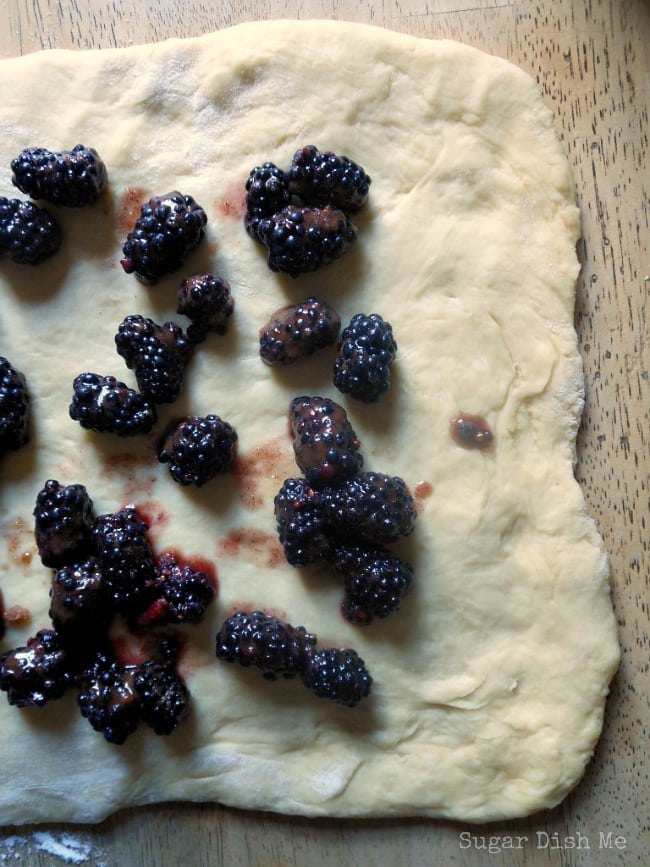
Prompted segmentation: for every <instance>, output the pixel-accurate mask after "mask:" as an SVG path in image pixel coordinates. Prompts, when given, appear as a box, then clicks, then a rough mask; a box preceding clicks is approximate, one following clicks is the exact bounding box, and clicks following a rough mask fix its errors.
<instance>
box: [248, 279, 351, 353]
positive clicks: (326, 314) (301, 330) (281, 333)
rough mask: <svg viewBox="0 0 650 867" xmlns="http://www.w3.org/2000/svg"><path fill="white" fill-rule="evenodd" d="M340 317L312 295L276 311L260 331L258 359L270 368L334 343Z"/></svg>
mask: <svg viewBox="0 0 650 867" xmlns="http://www.w3.org/2000/svg"><path fill="white" fill-rule="evenodd" d="M340 327H341V318H340V316H339V315H338V313H337V312H336V310H334V308H333V307H331V306H330V305H329V304H327V303H326V302H325V301H320V300H319V299H318V298H314V297H313V296H311V297H309V298H307V299H306V300H305V301H303V302H302V303H300V304H296V305H287V306H286V307H281V308H280V309H279V310H277V311H276V312H275V313H274V314H273V316H271V318H270V319H269V321H268V322H267V323H266V325H265V326H264V327H263V328H262V330H261V331H260V356H261V357H262V360H263V361H265V362H266V363H267V364H270V365H272V366H273V365H283V364H292V363H293V362H294V361H297V360H298V359H299V358H304V357H306V356H308V355H312V354H313V353H314V352H316V350H317V349H323V348H324V347H326V346H332V345H333V344H334V343H336V338H337V337H338V333H339V329H340Z"/></svg>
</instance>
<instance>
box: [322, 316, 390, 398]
mask: <svg viewBox="0 0 650 867" xmlns="http://www.w3.org/2000/svg"><path fill="white" fill-rule="evenodd" d="M396 352H397V343H396V342H395V339H394V337H393V329H392V327H391V326H390V324H389V323H388V322H385V321H384V320H383V319H382V318H381V316H379V315H377V314H376V313H372V314H370V316H366V315H365V314H363V313H358V314H357V315H356V316H353V317H352V319H351V321H350V324H349V325H348V326H347V328H344V329H343V332H342V334H341V341H340V343H339V347H338V355H337V357H336V361H335V362H334V385H335V386H336V388H338V389H339V391H342V392H343V393H344V394H349V395H350V396H351V397H354V398H356V399H357V400H360V401H362V402H363V403H375V402H376V401H378V400H379V398H380V397H381V396H382V395H383V394H384V393H385V392H386V391H387V390H388V386H389V385H390V367H391V365H392V363H393V361H394V359H395V353H396Z"/></svg>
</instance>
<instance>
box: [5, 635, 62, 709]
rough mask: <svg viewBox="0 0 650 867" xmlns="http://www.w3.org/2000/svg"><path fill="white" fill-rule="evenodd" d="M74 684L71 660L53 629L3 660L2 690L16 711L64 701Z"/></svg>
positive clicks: (9, 652) (8, 653)
mask: <svg viewBox="0 0 650 867" xmlns="http://www.w3.org/2000/svg"><path fill="white" fill-rule="evenodd" d="M72 680H73V676H72V671H71V658H70V654H69V652H68V650H67V649H66V647H65V645H64V644H63V643H62V642H61V639H60V637H59V635H58V634H57V633H56V632H55V631H54V630H53V629H42V630H40V631H39V632H37V633H36V635H35V636H34V637H33V638H29V639H28V640H27V646H26V647H17V648H15V649H14V650H10V651H8V652H7V653H4V654H3V655H2V657H0V689H1V690H3V691H4V692H6V693H7V699H8V701H9V704H12V705H15V706H16V707H41V706H42V705H44V704H45V703H46V702H48V701H50V700H52V699H57V698H61V696H62V695H63V693H64V692H65V690H66V689H67V688H68V686H69V685H70V684H71V682H72Z"/></svg>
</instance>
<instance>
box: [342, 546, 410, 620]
mask: <svg viewBox="0 0 650 867" xmlns="http://www.w3.org/2000/svg"><path fill="white" fill-rule="evenodd" d="M333 562H334V568H335V570H336V573H337V574H338V576H339V577H340V578H341V579H342V580H343V586H344V587H345V594H346V598H345V600H344V604H343V612H344V614H345V615H346V618H347V619H348V620H351V621H352V622H354V623H364V624H366V623H370V622H371V620H372V619H373V618H374V617H380V618H382V617H388V615H389V614H391V613H392V612H393V611H397V609H398V608H399V606H400V603H401V601H402V596H403V595H404V593H405V592H406V591H407V590H408V588H409V586H410V584H411V580H412V578H413V568H412V566H410V565H409V564H408V563H406V562H405V561H404V560H401V559H400V558H399V557H396V556H394V555H392V554H391V553H389V552H388V551H387V550H386V549H385V548H382V547H379V546H377V547H371V548H369V547H364V546H361V545H341V546H338V547H337V548H336V550H335V552H334V558H333Z"/></svg>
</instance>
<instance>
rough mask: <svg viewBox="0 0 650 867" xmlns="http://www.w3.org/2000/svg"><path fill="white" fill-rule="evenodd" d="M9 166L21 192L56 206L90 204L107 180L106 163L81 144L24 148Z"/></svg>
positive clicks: (92, 150) (101, 190) (13, 179)
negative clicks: (55, 149)
mask: <svg viewBox="0 0 650 867" xmlns="http://www.w3.org/2000/svg"><path fill="white" fill-rule="evenodd" d="M11 169H12V171H13V177H12V181H13V183H14V186H16V187H18V189H19V190H21V192H23V193H25V194H26V195H28V196H30V197H31V198H32V199H46V200H47V201H48V202H53V203H54V204H56V205H67V206H70V207H80V206H82V205H91V204H92V203H93V202H95V201H96V200H97V199H98V198H99V196H100V195H101V194H102V192H103V191H104V189H105V187H106V183H107V173H106V166H105V165H104V163H103V161H102V160H101V158H100V156H99V154H98V153H97V151H96V150H94V149H93V148H87V147H84V145H81V144H78V145H75V147H73V148H72V150H71V151H61V153H53V152H52V151H49V150H47V149H46V148H26V149H25V150H23V151H21V153H20V154H19V155H18V156H17V157H16V158H15V159H14V160H12V161H11Z"/></svg>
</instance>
